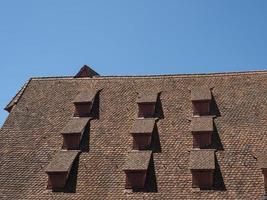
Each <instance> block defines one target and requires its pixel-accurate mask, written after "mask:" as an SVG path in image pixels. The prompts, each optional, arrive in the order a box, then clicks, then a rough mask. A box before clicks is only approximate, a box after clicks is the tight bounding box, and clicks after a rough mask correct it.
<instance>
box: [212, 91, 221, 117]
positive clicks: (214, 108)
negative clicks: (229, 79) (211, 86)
mask: <svg viewBox="0 0 267 200" xmlns="http://www.w3.org/2000/svg"><path fill="white" fill-rule="evenodd" d="M210 114H211V115H214V116H215V117H221V113H220V110H219V107H218V105H217V102H216V100H215V98H214V96H213V94H212V93H211V103H210Z"/></svg>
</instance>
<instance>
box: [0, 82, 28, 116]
mask: <svg viewBox="0 0 267 200" xmlns="http://www.w3.org/2000/svg"><path fill="white" fill-rule="evenodd" d="M31 80H32V78H30V79H29V80H28V81H27V82H26V83H24V84H23V86H22V87H21V88H20V90H19V91H18V92H17V93H16V95H15V96H13V98H12V99H11V100H10V102H9V103H8V104H7V105H6V107H5V108H4V110H6V111H7V112H11V110H12V108H13V106H14V105H16V104H17V103H18V101H19V100H20V97H21V96H22V95H23V93H24V91H25V89H26V88H27V86H28V85H29V83H30V81H31Z"/></svg>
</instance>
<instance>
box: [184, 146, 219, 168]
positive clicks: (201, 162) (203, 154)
mask: <svg viewBox="0 0 267 200" xmlns="http://www.w3.org/2000/svg"><path fill="white" fill-rule="evenodd" d="M189 166H190V167H189V168H190V169H191V170H206V169H212V170H214V169H215V157H214V149H197V150H191V151H190V163H189Z"/></svg>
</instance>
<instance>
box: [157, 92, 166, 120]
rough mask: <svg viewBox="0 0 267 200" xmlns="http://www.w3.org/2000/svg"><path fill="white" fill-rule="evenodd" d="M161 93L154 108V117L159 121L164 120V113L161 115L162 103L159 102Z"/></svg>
mask: <svg viewBox="0 0 267 200" xmlns="http://www.w3.org/2000/svg"><path fill="white" fill-rule="evenodd" d="M160 96H161V92H159V94H158V97H157V101H156V105H155V106H156V108H155V117H157V118H159V119H164V113H163V108H162V103H161V100H160Z"/></svg>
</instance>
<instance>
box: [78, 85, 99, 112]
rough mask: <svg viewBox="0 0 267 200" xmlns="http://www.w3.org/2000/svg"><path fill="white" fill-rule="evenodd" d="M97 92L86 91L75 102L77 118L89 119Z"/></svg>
mask: <svg viewBox="0 0 267 200" xmlns="http://www.w3.org/2000/svg"><path fill="white" fill-rule="evenodd" d="M96 93H97V91H96V90H84V91H81V92H80V93H79V94H78V95H77V96H76V97H75V99H74V100H73V104H74V107H75V111H74V116H75V117H89V116H91V114H92V113H91V112H92V107H93V103H94V99H95V96H96Z"/></svg>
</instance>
